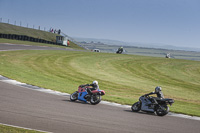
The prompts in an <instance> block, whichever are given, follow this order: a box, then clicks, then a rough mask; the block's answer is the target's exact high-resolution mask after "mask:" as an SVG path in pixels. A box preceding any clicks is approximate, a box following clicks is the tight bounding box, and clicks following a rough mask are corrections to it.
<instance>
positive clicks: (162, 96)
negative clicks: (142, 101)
mask: <svg viewBox="0 0 200 133" xmlns="http://www.w3.org/2000/svg"><path fill="white" fill-rule="evenodd" d="M152 94H156V95H157V97H152V98H151V99H152V102H153V103H157V101H156V100H160V99H163V98H164V95H163V93H162V88H161V87H160V86H157V87H156V88H155V92H150V93H148V94H145V96H149V95H152Z"/></svg>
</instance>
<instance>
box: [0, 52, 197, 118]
mask: <svg viewBox="0 0 200 133" xmlns="http://www.w3.org/2000/svg"><path fill="white" fill-rule="evenodd" d="M0 57H1V58H0V74H1V75H4V76H7V77H9V78H12V79H15V80H18V81H21V82H25V83H28V84H32V85H37V86H40V87H44V88H49V89H52V90H57V91H61V92H67V93H72V92H74V91H76V90H77V87H78V85H80V84H84V83H91V82H92V81H93V80H98V81H99V85H100V88H101V89H103V90H105V91H106V95H105V96H103V100H107V101H112V102H117V103H121V104H129V105H131V104H133V103H134V102H136V101H137V100H138V98H139V96H141V95H142V94H145V93H148V92H151V91H154V88H155V87H156V86H162V88H163V93H164V95H165V97H166V98H173V99H175V103H174V105H173V106H172V107H170V109H171V111H173V112H177V113H184V114H189V115H196V116H200V112H199V110H200V97H199V95H200V82H199V81H200V63H199V61H189V60H179V59H165V58H159V57H145V56H135V55H118V54H110V53H93V52H75V51H31V50H29V51H10V52H0Z"/></svg>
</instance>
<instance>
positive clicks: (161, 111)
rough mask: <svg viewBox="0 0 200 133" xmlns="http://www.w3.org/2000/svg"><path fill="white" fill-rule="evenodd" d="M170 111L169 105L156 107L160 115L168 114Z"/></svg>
mask: <svg viewBox="0 0 200 133" xmlns="http://www.w3.org/2000/svg"><path fill="white" fill-rule="evenodd" d="M168 112H169V107H168V106H167V105H160V107H158V108H157V109H156V114H157V115H158V116H164V115H166V114H168Z"/></svg>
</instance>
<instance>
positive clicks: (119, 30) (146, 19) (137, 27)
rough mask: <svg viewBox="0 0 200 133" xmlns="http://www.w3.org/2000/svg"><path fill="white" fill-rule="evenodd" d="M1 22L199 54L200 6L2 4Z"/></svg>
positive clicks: (72, 1)
mask: <svg viewBox="0 0 200 133" xmlns="http://www.w3.org/2000/svg"><path fill="white" fill-rule="evenodd" d="M0 18H2V19H3V22H8V19H9V23H11V24H14V23H15V21H16V23H17V25H19V24H20V21H21V22H22V25H23V26H25V27H26V26H27V24H28V26H29V27H33V25H34V27H35V28H36V27H38V26H40V27H41V29H44V27H45V28H46V30H47V29H50V27H53V28H56V29H61V30H62V32H64V33H66V34H67V35H69V36H71V37H82V38H99V39H111V40H119V41H125V42H139V43H147V44H148V43H149V44H154V43H155V44H159V45H173V46H179V47H181V46H182V47H196V48H200V0H0Z"/></svg>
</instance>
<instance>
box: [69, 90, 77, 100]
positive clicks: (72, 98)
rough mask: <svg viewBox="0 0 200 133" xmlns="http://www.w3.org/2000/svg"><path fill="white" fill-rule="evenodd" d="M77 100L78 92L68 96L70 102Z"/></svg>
mask: <svg viewBox="0 0 200 133" xmlns="http://www.w3.org/2000/svg"><path fill="white" fill-rule="evenodd" d="M77 99H78V92H74V93H72V94H71V95H70V100H71V101H76V100H77Z"/></svg>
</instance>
